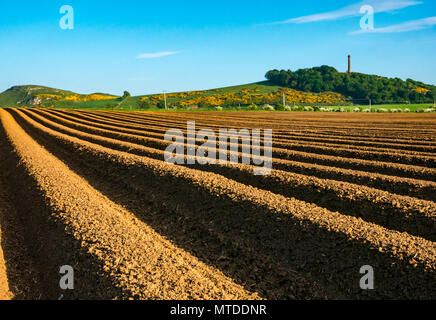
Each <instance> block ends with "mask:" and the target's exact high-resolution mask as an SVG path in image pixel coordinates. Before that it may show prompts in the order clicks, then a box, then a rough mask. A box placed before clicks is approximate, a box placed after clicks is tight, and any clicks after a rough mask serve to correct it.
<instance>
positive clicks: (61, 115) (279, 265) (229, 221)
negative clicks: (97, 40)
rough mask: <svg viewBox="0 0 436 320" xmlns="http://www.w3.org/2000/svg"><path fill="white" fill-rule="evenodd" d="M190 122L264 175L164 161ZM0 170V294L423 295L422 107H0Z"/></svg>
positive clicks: (426, 118)
mask: <svg viewBox="0 0 436 320" xmlns="http://www.w3.org/2000/svg"><path fill="white" fill-rule="evenodd" d="M187 121H195V122H196V128H197V130H200V129H206V128H208V129H211V130H213V131H216V132H218V130H219V129H220V128H229V129H231V128H234V129H241V128H247V129H272V130H273V148H272V154H273V162H272V165H273V170H272V171H271V173H270V174H269V175H265V176H256V175H254V174H253V165H251V164H231V165H230V164H228V165H223V164H220V165H218V164H217V165H213V164H207V165H200V164H194V165H171V164H169V163H166V162H165V161H164V151H165V149H166V148H167V147H168V145H169V144H170V143H171V142H168V141H165V139H164V135H165V132H166V131H167V130H169V129H180V130H181V131H182V132H183V133H184V134H185V135H186V131H187ZM197 144H198V145H200V144H201V143H200V142H197ZM261 145H262V144H261ZM185 147H186V145H185ZM261 149H263V148H261ZM237 155H238V157H239V158H241V157H242V156H243V154H242V153H241V149H240V152H239V153H238V154H237ZM0 169H1V170H0V173H1V175H0V186H1V188H0V227H1V228H0V240H1V248H2V249H3V250H0V299H9V298H14V297H15V298H17V299H58V298H59V297H60V296H61V295H63V298H64V299H132V298H133V299H217V300H221V299H225V300H231V299H435V298H436V116H434V115H430V114H429V115H421V114H398V115H386V114H322V113H263V112H253V113H243V112H235V113H219V112H210V113H207V112H171V113H159V112H131V113H127V112H116V111H112V112H104V111H74V110H71V111H60V110H38V109H0ZM63 265H70V266H72V267H73V269H74V285H75V287H74V290H62V289H61V288H60V286H59V280H60V277H61V276H62V275H60V273H59V268H60V267H61V266H63ZM364 265H370V266H372V267H373V269H374V289H373V290H362V288H361V287H360V285H359V283H360V279H361V277H362V276H363V274H361V273H360V272H359V270H360V268H361V267H362V266H364Z"/></svg>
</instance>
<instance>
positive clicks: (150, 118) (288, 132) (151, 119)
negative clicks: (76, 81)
mask: <svg viewBox="0 0 436 320" xmlns="http://www.w3.org/2000/svg"><path fill="white" fill-rule="evenodd" d="M72 113H73V112H72ZM81 113H82V114H83V111H82V112H81ZM86 113H87V114H93V115H95V114H97V113H98V114H99V115H105V116H110V117H113V118H115V119H118V118H121V119H126V118H128V119H131V120H130V121H132V119H136V120H133V121H135V122H139V123H141V122H144V121H146V123H150V124H155V125H163V126H167V127H170V126H171V125H172V124H174V123H180V124H183V123H186V120H189V119H185V121H182V120H180V121H177V120H175V119H174V118H160V119H159V118H157V117H156V116H155V114H150V113H147V116H143V117H141V118H136V117H135V116H133V115H131V114H129V115H128V116H126V115H125V114H126V113H123V112H118V113H115V112H103V111H100V112H86ZM156 118H157V119H156ZM166 119H169V120H166ZM190 119H191V120H196V121H199V123H203V124H205V125H207V126H210V127H222V126H224V127H227V126H228V123H229V121H230V122H231V120H229V121H226V122H225V123H223V124H221V125H218V124H217V122H216V121H214V122H207V119H204V120H203V119H200V118H198V116H197V117H196V116H195V115H192V116H191V117H190ZM259 126H260V127H262V128H266V127H267V126H265V125H264V124H262V123H259V124H258V125H257V127H259ZM234 127H235V128H247V129H248V128H250V127H249V126H247V125H246V124H245V125H243V126H241V125H236V124H234ZM252 127H253V126H251V128H252ZM254 127H256V126H254ZM274 132H276V133H279V134H278V135H277V136H279V137H284V138H286V137H287V136H289V137H292V135H293V134H301V135H308V136H313V137H315V138H320V139H323V138H335V139H336V138H339V139H346V140H353V139H354V140H357V141H362V139H365V141H368V139H369V140H370V141H373V140H374V141H380V142H386V143H388V144H392V143H394V144H395V143H404V144H406V145H407V144H409V145H410V144H412V145H413V146H414V145H417V144H419V145H422V146H423V147H426V146H435V145H436V142H435V141H433V142H432V141H423V137H418V138H412V137H410V136H409V137H408V139H407V140H401V139H388V138H386V137H383V138H374V137H373V136H371V135H369V136H362V137H358V136H357V137H352V136H350V135H349V134H348V133H347V132H345V131H341V132H340V135H338V134H335V133H334V132H327V131H326V132H324V131H319V130H316V131H313V130H312V131H308V130H302V129H300V128H299V127H298V126H295V125H294V126H290V125H288V126H286V129H274ZM433 140H434V139H433Z"/></svg>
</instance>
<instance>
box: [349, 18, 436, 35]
mask: <svg viewBox="0 0 436 320" xmlns="http://www.w3.org/2000/svg"><path fill="white" fill-rule="evenodd" d="M434 25H436V17H430V18H424V19H420V20H413V21H407V22H404V23H400V24H395V25H392V26H387V27H384V28H374V29H372V30H358V31H354V32H352V33H351V34H362V33H397V32H408V31H415V30H422V29H427V28H431V27H432V26H434Z"/></svg>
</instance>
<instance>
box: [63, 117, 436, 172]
mask: <svg viewBox="0 0 436 320" xmlns="http://www.w3.org/2000/svg"><path fill="white" fill-rule="evenodd" d="M58 114H59V113H58ZM59 115H60V116H61V117H67V118H69V119H72V117H71V116H68V115H65V114H62V115H61V114H59ZM73 118H75V121H76V122H79V123H83V124H88V125H94V126H97V127H100V128H108V129H116V130H119V131H123V132H129V133H134V134H136V135H141V136H147V137H154V138H157V139H158V138H160V139H163V136H164V134H165V130H162V131H161V133H160V134H159V133H153V132H150V131H149V130H147V131H143V130H138V128H136V127H134V126H129V125H116V124H117V123H113V122H110V121H99V120H94V119H89V120H86V119H85V117H83V116H82V117H81V118H82V119H79V117H78V116H76V117H73ZM273 145H274V148H273V153H274V156H275V157H277V158H282V159H289V158H288V157H289V152H292V151H294V152H305V153H314V154H321V155H329V156H336V157H343V158H351V159H362V160H376V161H377V160H378V161H388V162H393V163H401V164H410V165H418V166H425V167H428V168H433V167H436V157H435V156H418V155H409V154H404V153H400V152H399V153H388V152H379V151H377V152H375V151H364V150H349V149H346V148H338V147H326V146H317V145H315V144H298V143H292V144H290V143H278V142H276V141H273ZM277 146H280V147H277Z"/></svg>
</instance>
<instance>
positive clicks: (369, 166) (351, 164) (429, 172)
mask: <svg viewBox="0 0 436 320" xmlns="http://www.w3.org/2000/svg"><path fill="white" fill-rule="evenodd" d="M45 116H46V117H49V118H51V119H55V120H54V121H56V122H62V123H63V124H65V125H67V126H69V127H73V128H75V129H79V130H86V129H87V128H88V129H89V128H92V130H100V131H102V132H105V134H108V135H110V136H109V137H112V138H118V137H120V135H122V137H123V139H125V140H126V141H129V142H133V143H138V144H142V145H147V146H151V147H154V148H158V149H160V148H166V147H167V146H168V145H169V144H170V142H168V141H164V140H162V139H154V138H149V137H144V136H141V135H136V134H132V133H131V131H129V130H123V129H119V128H117V129H118V130H117V129H115V130H108V129H106V127H104V126H102V128H103V129H102V128H100V126H98V125H97V126H96V125H92V126H88V125H83V124H80V123H78V122H74V121H69V120H66V119H62V118H60V117H57V116H54V115H53V114H48V113H45ZM288 158H289V159H292V160H293V161H297V162H308V163H316V164H321V165H327V166H336V167H342V168H347V169H356V170H363V171H370V172H376V173H383V174H388V175H394V176H401V177H407V178H415V179H422V180H430V181H434V180H435V179H436V170H434V169H430V168H425V167H418V166H411V165H404V164H393V163H389V162H376V161H368V160H360V159H349V158H340V157H332V156H323V155H318V154H308V153H304V152H292V151H288ZM276 160H280V159H276Z"/></svg>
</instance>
